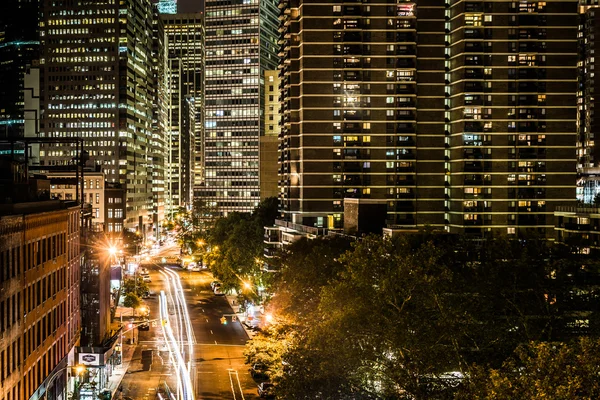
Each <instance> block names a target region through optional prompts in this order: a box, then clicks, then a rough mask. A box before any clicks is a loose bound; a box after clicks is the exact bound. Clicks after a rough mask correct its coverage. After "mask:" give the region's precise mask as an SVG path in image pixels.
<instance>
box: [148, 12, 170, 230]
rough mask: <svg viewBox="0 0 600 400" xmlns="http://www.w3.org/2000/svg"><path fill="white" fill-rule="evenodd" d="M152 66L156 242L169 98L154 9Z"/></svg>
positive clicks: (163, 38) (164, 49)
mask: <svg viewBox="0 0 600 400" xmlns="http://www.w3.org/2000/svg"><path fill="white" fill-rule="evenodd" d="M152 26H153V30H152V44H153V47H152V58H153V60H152V67H153V79H154V87H153V89H154V92H153V96H152V99H153V100H152V138H151V140H150V146H151V148H150V157H151V159H150V165H151V167H152V221H153V234H154V236H155V238H156V239H158V238H159V237H160V236H161V235H162V232H161V222H162V221H163V220H164V219H165V175H166V171H165V168H166V159H167V153H166V151H167V129H168V121H169V108H168V105H169V96H168V91H169V88H168V87H167V75H168V74H167V68H168V66H167V47H166V36H165V30H164V24H163V22H162V19H161V18H160V16H159V15H158V9H156V8H155V9H154V16H153V20H152Z"/></svg>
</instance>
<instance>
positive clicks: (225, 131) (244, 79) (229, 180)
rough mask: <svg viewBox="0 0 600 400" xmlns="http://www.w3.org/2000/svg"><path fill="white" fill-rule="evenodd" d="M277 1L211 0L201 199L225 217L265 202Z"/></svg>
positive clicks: (207, 7) (275, 47) (208, 4)
mask: <svg viewBox="0 0 600 400" xmlns="http://www.w3.org/2000/svg"><path fill="white" fill-rule="evenodd" d="M278 13H279V12H278V10H277V3H276V1H274V0H225V1H222V0H219V1H216V0H214V1H212V0H211V1H207V2H206V80H205V85H206V100H205V107H206V121H205V133H204V136H205V140H204V156H205V157H204V165H205V181H204V186H203V187H202V188H200V190H199V191H198V195H199V196H200V197H202V198H203V200H205V202H206V203H207V206H209V207H211V208H213V209H215V210H217V213H218V214H220V215H225V214H227V213H228V212H232V211H240V212H250V211H252V210H253V209H254V207H256V205H258V203H259V201H260V176H259V164H260V156H259V142H260V137H261V136H262V135H264V116H265V111H264V110H265V100H264V86H265V82H264V71H265V70H273V69H276V67H277V63H278V57H277V47H278V46H277V44H276V43H277V37H278V32H277V29H278V19H277V18H278Z"/></svg>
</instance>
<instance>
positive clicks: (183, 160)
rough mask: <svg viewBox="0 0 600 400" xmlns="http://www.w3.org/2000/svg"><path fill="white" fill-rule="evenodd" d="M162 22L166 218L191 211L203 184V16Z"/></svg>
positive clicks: (172, 17) (165, 17)
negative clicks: (166, 121) (165, 86)
mask: <svg viewBox="0 0 600 400" xmlns="http://www.w3.org/2000/svg"><path fill="white" fill-rule="evenodd" d="M162 20H163V22H164V24H165V32H166V36H167V47H168V50H167V62H168V66H169V74H168V87H169V91H170V93H169V112H170V113H169V128H168V134H167V135H168V137H169V140H168V141H167V142H168V146H169V149H168V152H169V157H170V158H169V159H168V162H167V174H168V184H167V188H168V190H167V214H168V215H172V214H173V213H174V212H177V210H178V209H179V207H191V205H192V203H193V197H194V187H199V186H200V185H201V184H202V182H203V175H204V167H203V166H204V163H203V159H202V154H203V150H202V148H203V146H202V144H203V138H204V134H203V132H204V16H203V14H202V13H192V14H173V15H168V14H166V15H162ZM190 112H192V115H193V118H192V121H191V123H190V119H189V115H190ZM190 144H191V146H192V147H191V148H189V145H190ZM189 182H191V184H190V183H189Z"/></svg>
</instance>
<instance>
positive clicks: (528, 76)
mask: <svg viewBox="0 0 600 400" xmlns="http://www.w3.org/2000/svg"><path fill="white" fill-rule="evenodd" d="M446 14H447V17H448V18H449V21H448V22H446V30H447V31H449V33H448V34H446V37H445V40H446V42H447V43H448V44H447V54H448V57H447V60H446V61H445V64H446V65H445V66H446V68H447V70H448V72H446V76H445V81H446V93H447V94H448V99H447V100H446V104H447V105H448V110H447V111H446V115H445V118H446V121H447V122H446V127H445V129H446V131H447V134H446V145H447V146H448V148H447V149H446V150H445V156H446V157H447V158H448V159H449V161H447V162H446V167H447V170H448V175H447V176H446V185H447V189H446V194H447V195H448V196H449V200H448V201H446V206H447V208H448V211H447V213H446V217H445V220H446V224H447V226H448V228H449V230H450V231H451V232H467V233H475V234H481V233H484V232H488V231H492V230H495V231H499V232H503V233H508V234H514V233H516V232H517V231H518V230H524V229H527V230H532V231H537V232H538V233H540V234H543V235H547V236H549V237H552V236H553V229H554V216H553V212H554V210H555V208H556V207H558V206H568V205H573V204H574V200H575V181H576V174H575V171H576V163H575V143H576V120H577V108H576V104H575V98H574V94H575V93H576V92H577V60H578V55H577V28H578V1H576V0H575V1H561V2H547V3H546V2H510V1H500V2H493V3H492V2H459V1H456V2H451V7H450V8H449V9H448V10H447V11H446Z"/></svg>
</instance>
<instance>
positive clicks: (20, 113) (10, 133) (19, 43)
mask: <svg viewBox="0 0 600 400" xmlns="http://www.w3.org/2000/svg"><path fill="white" fill-rule="evenodd" d="M39 7H40V0H24V1H6V2H3V3H2V5H0V11H1V12H0V137H13V138H14V137H21V136H24V130H25V120H26V119H30V118H33V119H35V118H37V116H36V115H32V116H27V118H26V115H25V114H27V111H26V109H25V108H26V107H25V99H24V97H25V82H24V81H25V75H26V73H27V72H28V70H29V68H30V67H31V66H32V65H34V64H37V62H38V60H39V58H40V38H39V35H40V32H39V19H38V15H39V14H40V9H39Z"/></svg>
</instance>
